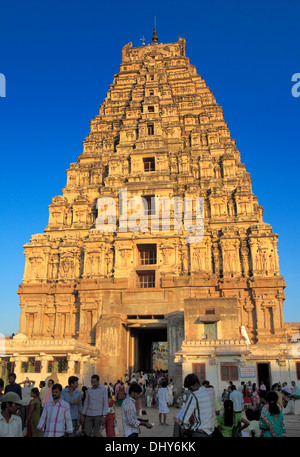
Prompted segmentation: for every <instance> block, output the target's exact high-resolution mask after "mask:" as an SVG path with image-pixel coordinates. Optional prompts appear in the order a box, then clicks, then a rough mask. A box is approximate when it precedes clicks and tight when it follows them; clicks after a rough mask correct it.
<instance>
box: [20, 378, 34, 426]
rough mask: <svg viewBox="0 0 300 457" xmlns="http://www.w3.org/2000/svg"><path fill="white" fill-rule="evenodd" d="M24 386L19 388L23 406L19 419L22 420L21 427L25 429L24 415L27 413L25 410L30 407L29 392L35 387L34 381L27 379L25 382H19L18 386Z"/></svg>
mask: <svg viewBox="0 0 300 457" xmlns="http://www.w3.org/2000/svg"><path fill="white" fill-rule="evenodd" d="M21 384H24V387H21V389H22V400H23V405H21V408H20V411H21V419H22V427H23V428H24V427H25V422H26V413H27V408H28V406H29V405H30V402H31V390H32V389H33V387H34V385H35V381H30V380H29V378H26V379H25V381H21V382H20V385H21Z"/></svg>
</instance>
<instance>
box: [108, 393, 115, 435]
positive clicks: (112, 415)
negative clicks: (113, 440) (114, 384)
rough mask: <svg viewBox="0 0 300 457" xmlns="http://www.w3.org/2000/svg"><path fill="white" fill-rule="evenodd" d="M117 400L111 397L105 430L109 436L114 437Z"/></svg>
mask: <svg viewBox="0 0 300 457" xmlns="http://www.w3.org/2000/svg"><path fill="white" fill-rule="evenodd" d="M114 406H115V400H114V399H113V398H110V399H109V402H108V413H107V415H106V418H105V432H106V436H107V437H114V436H116V434H115V421H116V419H115V408H114Z"/></svg>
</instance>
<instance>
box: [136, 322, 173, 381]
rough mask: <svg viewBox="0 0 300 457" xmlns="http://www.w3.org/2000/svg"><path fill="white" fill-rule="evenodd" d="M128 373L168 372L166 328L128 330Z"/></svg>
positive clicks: (145, 327) (151, 327)
mask: <svg viewBox="0 0 300 457" xmlns="http://www.w3.org/2000/svg"><path fill="white" fill-rule="evenodd" d="M128 365H129V366H128V368H129V370H128V371H129V373H130V374H131V373H133V372H137V371H143V372H145V371H148V372H149V371H152V370H168V338H167V326H166V325H164V326H161V327H153V326H151V325H150V326H143V327H135V328H130V337H129V364H128Z"/></svg>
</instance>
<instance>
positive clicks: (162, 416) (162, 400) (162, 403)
mask: <svg viewBox="0 0 300 457" xmlns="http://www.w3.org/2000/svg"><path fill="white" fill-rule="evenodd" d="M157 396H158V405H159V406H158V417H159V424H160V425H168V424H167V423H166V421H167V414H168V412H169V411H170V410H169V408H168V402H169V395H168V389H167V383H166V381H162V384H161V387H160V388H159V390H158V393H157Z"/></svg>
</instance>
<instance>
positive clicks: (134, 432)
mask: <svg viewBox="0 0 300 457" xmlns="http://www.w3.org/2000/svg"><path fill="white" fill-rule="evenodd" d="M142 390H143V389H142V387H141V386H140V385H139V384H137V383H136V382H134V383H132V384H131V386H130V387H129V391H128V392H129V396H128V397H127V398H126V399H125V400H124V401H123V403H122V422H123V433H124V436H125V437H129V438H134V437H138V436H139V433H140V431H141V430H140V425H144V426H145V427H146V428H152V425H151V424H149V422H143V421H140V420H139V419H138V418H137V415H136V407H135V401H136V400H137V399H138V397H139V396H140V394H141V392H142Z"/></svg>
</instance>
